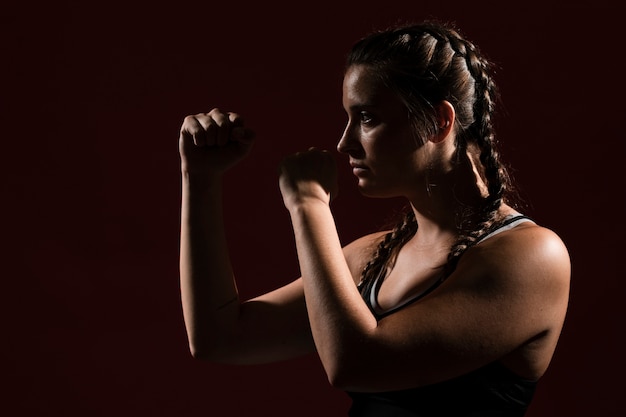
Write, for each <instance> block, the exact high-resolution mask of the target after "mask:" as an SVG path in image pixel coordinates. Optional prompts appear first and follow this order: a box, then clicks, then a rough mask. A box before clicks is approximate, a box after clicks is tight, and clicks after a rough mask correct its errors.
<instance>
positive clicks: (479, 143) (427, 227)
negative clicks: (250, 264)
mask: <svg viewBox="0 0 626 417" xmlns="http://www.w3.org/2000/svg"><path fill="white" fill-rule="evenodd" d="M489 69H490V66H489V63H488V62H487V61H486V60H485V59H484V58H483V57H481V56H480V54H479V51H478V49H477V48H476V47H475V46H474V45H472V44H471V43H470V42H468V41H467V40H465V39H464V38H462V37H461V36H460V34H459V33H458V31H455V30H454V29H453V28H451V27H449V26H447V25H443V24H436V23H424V24H420V25H413V26H405V27H398V28H393V29H390V30H388V31H384V32H380V33H374V34H372V35H370V36H368V37H366V38H364V39H362V40H361V41H359V42H358V43H357V44H356V45H355V46H354V48H353V50H352V51H351V53H350V54H349V57H348V61H347V67H346V72H345V76H344V84H343V106H344V108H345V110H346V112H347V114H348V123H347V126H346V129H345V132H344V134H343V137H342V138H341V140H340V142H339V144H338V147H337V148H338V150H339V152H341V153H344V154H346V155H347V156H348V157H349V161H350V165H351V166H352V167H353V173H354V175H355V176H356V178H357V179H358V187H359V189H360V191H361V192H362V193H363V194H364V195H366V196H370V197H397V196H402V197H405V198H406V199H407V201H408V203H409V209H408V210H407V212H406V215H405V216H404V218H403V219H402V220H401V221H400V222H399V223H398V225H397V226H396V227H395V228H394V229H393V230H390V231H383V232H380V233H374V234H370V235H367V236H364V237H362V238H360V239H357V240H356V241H354V242H352V243H350V244H349V245H347V246H345V247H343V248H342V247H341V245H340V242H339V238H338V236H337V231H336V229H335V225H334V221H333V216H332V213H331V210H330V208H329V204H330V201H331V198H332V196H333V195H334V193H335V191H336V190H335V188H336V180H335V169H334V162H333V158H332V157H331V156H330V154H329V153H328V152H326V151H320V150H317V149H314V148H311V149H309V150H308V151H306V152H301V153H298V154H296V155H292V156H290V157H288V158H286V159H285V160H284V162H283V164H282V166H281V175H280V188H281V192H282V196H283V200H284V203H285V206H286V207H287V209H288V211H289V213H290V215H291V220H292V224H293V229H294V233H295V239H296V246H297V251H298V257H299V262H300V269H301V273H302V277H301V278H299V279H297V280H295V281H293V282H292V283H290V284H288V285H286V286H284V287H282V288H279V289H277V290H275V291H273V292H270V293H268V294H263V295H261V296H259V297H257V298H254V299H252V300H248V301H243V302H242V301H241V300H239V297H238V296H237V289H236V285H235V281H234V278H233V272H232V269H231V265H230V264H229V261H228V253H227V250H226V243H225V237H224V230H223V227H222V225H223V222H222V213H221V205H222V201H221V186H222V182H221V176H222V174H223V173H224V172H225V171H226V170H227V169H228V168H230V167H231V166H233V165H234V164H235V163H236V162H238V161H239V160H241V159H242V158H243V157H245V156H246V155H247V154H248V152H249V150H250V148H251V146H252V136H253V134H252V132H251V131H250V130H248V129H247V128H246V127H244V124H243V122H242V119H241V118H240V116H239V115H237V114H235V113H224V112H222V111H220V110H219V109H214V110H212V111H211V112H209V113H204V114H199V115H195V116H189V117H187V118H186V119H185V121H184V123H183V126H182V128H181V135H180V153H181V160H182V174H183V198H182V228H181V259H180V261H181V262H180V270H181V290H182V302H183V308H184V316H185V323H186V327H187V331H188V335H189V344H190V348H191V351H192V354H193V356H194V357H196V358H201V359H208V360H212V361H219V362H228V363H259V362H269V361H276V360H282V359H285V358H289V357H295V356H298V355H302V354H306V353H309V352H313V351H316V352H317V354H318V355H319V357H320V360H321V362H322V364H323V366H324V369H325V371H326V373H327V375H328V379H329V381H330V383H331V384H332V385H333V386H336V387H340V388H342V389H344V390H346V391H347V392H348V393H349V394H350V395H351V396H352V398H353V405H352V407H351V410H350V415H351V416H522V415H523V414H524V412H525V410H526V408H527V406H528V404H529V403H530V401H531V399H532V395H533V392H534V389H535V385H536V382H537V380H538V379H539V378H540V377H541V376H542V374H543V373H544V372H545V371H546V368H547V367H548V364H549V362H550V360H551V357H552V354H553V352H554V349H555V346H556V343H557V340H558V337H559V334H560V332H561V328H562V325H563V321H564V318H565V313H566V309H567V302H568V294H569V278H570V261H569V256H568V253H567V250H566V248H565V247H564V245H563V243H562V242H561V240H560V239H559V238H558V236H556V235H555V234H554V233H553V232H551V231H550V230H547V229H545V228H543V227H540V226H538V225H537V224H535V223H534V222H533V221H532V220H530V219H528V218H526V217H524V216H523V215H521V214H520V213H518V212H517V211H516V210H515V209H514V208H513V207H511V206H510V205H509V203H508V200H507V197H508V192H509V191H510V185H509V180H508V177H507V174H506V170H505V168H504V167H503V165H502V164H501V162H500V161H499V158H498V153H497V152H496V148H495V138H494V131H493V126H492V116H493V112H494V102H495V98H496V91H495V85H494V83H493V81H492V79H491V76H490V72H489Z"/></svg>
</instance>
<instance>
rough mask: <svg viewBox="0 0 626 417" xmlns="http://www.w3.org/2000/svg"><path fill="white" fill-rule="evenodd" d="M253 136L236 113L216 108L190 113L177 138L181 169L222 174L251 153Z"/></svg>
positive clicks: (206, 174)
mask: <svg viewBox="0 0 626 417" xmlns="http://www.w3.org/2000/svg"><path fill="white" fill-rule="evenodd" d="M253 137H254V133H253V132H252V131H251V130H249V129H247V128H245V127H244V123H243V119H242V118H241V117H240V116H239V115H238V114H236V113H230V112H228V113H225V112H222V111H221V110H220V109H218V108H215V109H213V110H211V111H210V112H209V113H199V114H196V115H194V116H187V117H185V120H184V121H183V124H182V126H181V128H180V137H179V141H178V146H179V152H180V157H181V169H182V171H183V172H184V173H188V174H192V175H204V176H209V177H210V176H216V175H221V174H223V173H224V172H225V171H226V170H228V169H229V168H230V167H232V166H233V165H235V164H236V163H237V162H239V161H240V160H242V159H243V158H244V157H245V156H246V155H248V153H249V152H250V150H251V149H252V143H253V140H252V139H253Z"/></svg>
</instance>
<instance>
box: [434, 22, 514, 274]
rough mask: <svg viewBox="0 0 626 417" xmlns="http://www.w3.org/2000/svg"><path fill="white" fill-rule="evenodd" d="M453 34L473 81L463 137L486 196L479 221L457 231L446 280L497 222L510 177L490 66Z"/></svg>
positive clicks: (447, 264)
mask: <svg viewBox="0 0 626 417" xmlns="http://www.w3.org/2000/svg"><path fill="white" fill-rule="evenodd" d="M452 33H453V36H451V37H450V38H449V39H450V45H451V47H452V48H453V49H454V50H455V51H456V52H457V53H458V54H459V55H461V56H464V57H465V61H466V64H467V68H468V71H469V73H470V74H471V75H472V78H473V79H474V90H475V98H476V99H475V101H474V106H473V113H474V122H473V123H472V124H471V125H470V126H469V127H468V129H467V131H466V132H465V134H464V136H466V137H469V138H472V139H473V140H474V141H475V143H476V145H478V149H479V150H480V155H479V160H480V162H481V165H482V168H483V172H484V176H485V179H486V183H487V191H488V195H487V197H486V198H485V199H484V201H483V205H482V207H480V208H479V211H478V213H477V214H478V219H479V220H478V222H477V224H475V225H474V226H472V223H473V222H471V221H467V220H469V219H464V220H466V221H465V222H463V223H462V224H464V225H465V227H463V226H461V227H460V236H459V238H458V239H457V241H456V242H455V243H454V245H453V246H452V248H451V250H450V253H449V254H448V260H447V263H446V266H445V276H448V275H450V274H451V273H452V272H453V271H454V269H455V268H456V265H457V263H458V260H459V258H460V257H461V255H462V254H463V253H464V252H465V251H466V250H467V249H468V248H470V247H471V246H473V245H474V244H475V243H476V242H477V241H478V239H479V238H480V237H481V236H483V235H484V234H485V233H486V232H487V231H488V230H489V228H490V227H491V226H492V225H493V224H494V223H495V222H496V221H497V220H498V219H497V213H498V209H499V208H500V206H501V205H502V202H503V199H504V195H505V193H506V191H507V189H508V185H509V176H508V174H507V172H506V169H505V167H504V166H503V165H502V163H501V162H500V156H499V153H498V151H497V149H496V139H495V131H494V126H493V121H492V115H493V114H494V111H495V101H496V99H497V90H496V85H495V83H494V82H493V80H492V78H491V76H490V74H489V73H490V71H491V64H490V63H489V62H488V61H487V60H485V59H484V58H482V57H481V56H480V55H479V53H478V50H477V48H476V47H475V46H474V45H473V44H472V43H471V42H469V41H467V40H465V39H462V38H461V37H460V36H459V35H458V34H457V33H456V32H452ZM463 148H464V147H462V149H463Z"/></svg>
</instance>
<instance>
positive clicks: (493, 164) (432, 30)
mask: <svg viewBox="0 0 626 417" xmlns="http://www.w3.org/2000/svg"><path fill="white" fill-rule="evenodd" d="M352 65H365V66H367V67H368V68H370V69H371V70H372V71H373V73H374V74H376V76H377V77H379V79H380V81H381V82H382V83H383V84H384V85H385V86H386V87H387V88H389V89H391V90H392V91H394V92H395V93H396V94H397V96H398V97H399V98H400V99H401V100H402V102H403V103H404V105H405V106H406V108H407V110H408V114H409V117H410V121H411V123H412V126H413V130H414V134H415V136H416V139H417V140H418V141H420V142H421V143H424V142H426V141H427V140H428V138H429V137H431V136H433V135H435V134H436V133H437V132H438V130H439V129H440V127H439V125H438V123H437V112H436V110H435V108H436V106H437V105H438V104H439V103H441V102H442V101H444V100H445V101H448V102H449V103H450V104H452V106H453V107H454V109H455V113H456V119H455V126H454V127H455V130H456V132H457V134H456V158H455V159H456V161H455V163H456V164H457V165H460V164H462V163H464V162H468V158H469V157H468V152H470V153H472V154H474V155H476V156H477V159H478V160H479V161H480V164H477V165H478V166H477V169H478V171H479V175H480V176H481V177H482V179H483V181H484V182H485V183H486V184H487V191H488V193H487V195H486V196H484V197H483V198H482V199H481V202H480V204H479V207H463V208H461V209H459V212H458V213H457V231H458V238H457V240H456V241H455V242H454V244H453V245H452V247H451V248H450V251H449V254H448V258H447V261H446V264H445V265H444V273H443V276H442V279H445V278H446V277H447V276H449V275H450V274H451V273H452V272H453V271H454V269H455V268H456V265H457V263H458V260H459V258H460V257H461V255H462V254H463V253H464V252H465V251H466V250H467V249H468V248H470V247H471V246H472V245H474V244H475V243H476V242H477V240H478V239H479V238H480V236H482V235H483V234H485V233H486V232H487V230H488V229H489V228H490V227H491V226H492V225H493V224H494V223H495V222H496V221H497V213H498V209H499V208H500V206H501V205H502V203H503V200H504V198H505V196H507V193H508V192H509V191H510V189H511V184H510V179H509V175H508V173H507V171H506V169H505V167H504V166H503V164H502V163H501V162H500V158H499V153H498V151H497V149H496V139H495V133H494V127H493V120H492V119H493V114H494V110H495V103H496V100H497V90H496V86H495V83H494V82H493V80H492V76H491V71H492V65H491V63H490V62H489V61H488V60H487V59H486V58H484V57H483V56H481V54H480V52H479V50H478V48H477V47H476V46H475V45H474V44H472V43H471V42H469V41H468V40H466V39H465V38H464V37H462V36H461V34H460V33H459V31H458V30H457V29H455V28H453V27H452V26H451V25H449V24H443V23H435V22H425V23H422V24H418V25H408V26H401V27H397V28H393V29H390V30H386V31H381V32H375V33H373V34H371V35H369V36H367V37H365V38H363V39H361V40H360V41H358V42H357V43H356V44H355V45H354V47H353V48H352V50H351V52H350V53H349V55H348V58H347V67H350V66H352ZM417 228H418V224H417V222H416V220H415V216H414V213H413V211H412V210H407V211H406V213H405V215H404V217H403V218H402V219H401V220H400V221H399V222H398V223H397V225H396V226H395V227H394V228H393V230H392V231H390V232H389V233H387V234H386V235H385V237H384V238H383V239H382V240H381V242H380V243H379V244H378V246H377V248H376V249H375V251H374V254H373V256H372V259H371V260H370V261H369V262H368V263H367V265H366V266H365V268H364V269H363V272H362V276H361V284H360V285H363V284H364V283H366V282H368V281H369V280H371V279H373V278H374V277H376V276H377V275H378V274H380V273H381V271H384V270H385V269H386V268H388V267H389V266H390V265H392V264H393V262H395V258H396V256H397V254H398V252H399V250H400V248H401V247H402V246H403V245H404V244H405V243H406V242H407V241H408V240H409V239H410V238H411V237H412V236H414V235H415V233H416V232H417Z"/></svg>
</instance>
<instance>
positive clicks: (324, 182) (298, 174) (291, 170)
mask: <svg viewBox="0 0 626 417" xmlns="http://www.w3.org/2000/svg"><path fill="white" fill-rule="evenodd" d="M279 185H280V191H281V193H282V195H283V201H284V203H285V206H286V207H287V209H290V208H292V207H294V206H295V205H298V204H301V203H303V202H306V201H311V200H313V201H321V202H324V203H326V204H330V201H331V200H332V199H333V198H334V197H335V196H336V195H337V191H338V187H337V166H336V164H335V160H334V158H333V157H332V155H331V154H330V153H329V152H328V151H323V150H319V149H315V148H310V149H309V150H308V151H305V152H298V153H296V154H294V155H291V156H288V157H287V158H285V159H284V160H283V161H282V163H281V166H280V178H279Z"/></svg>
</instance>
